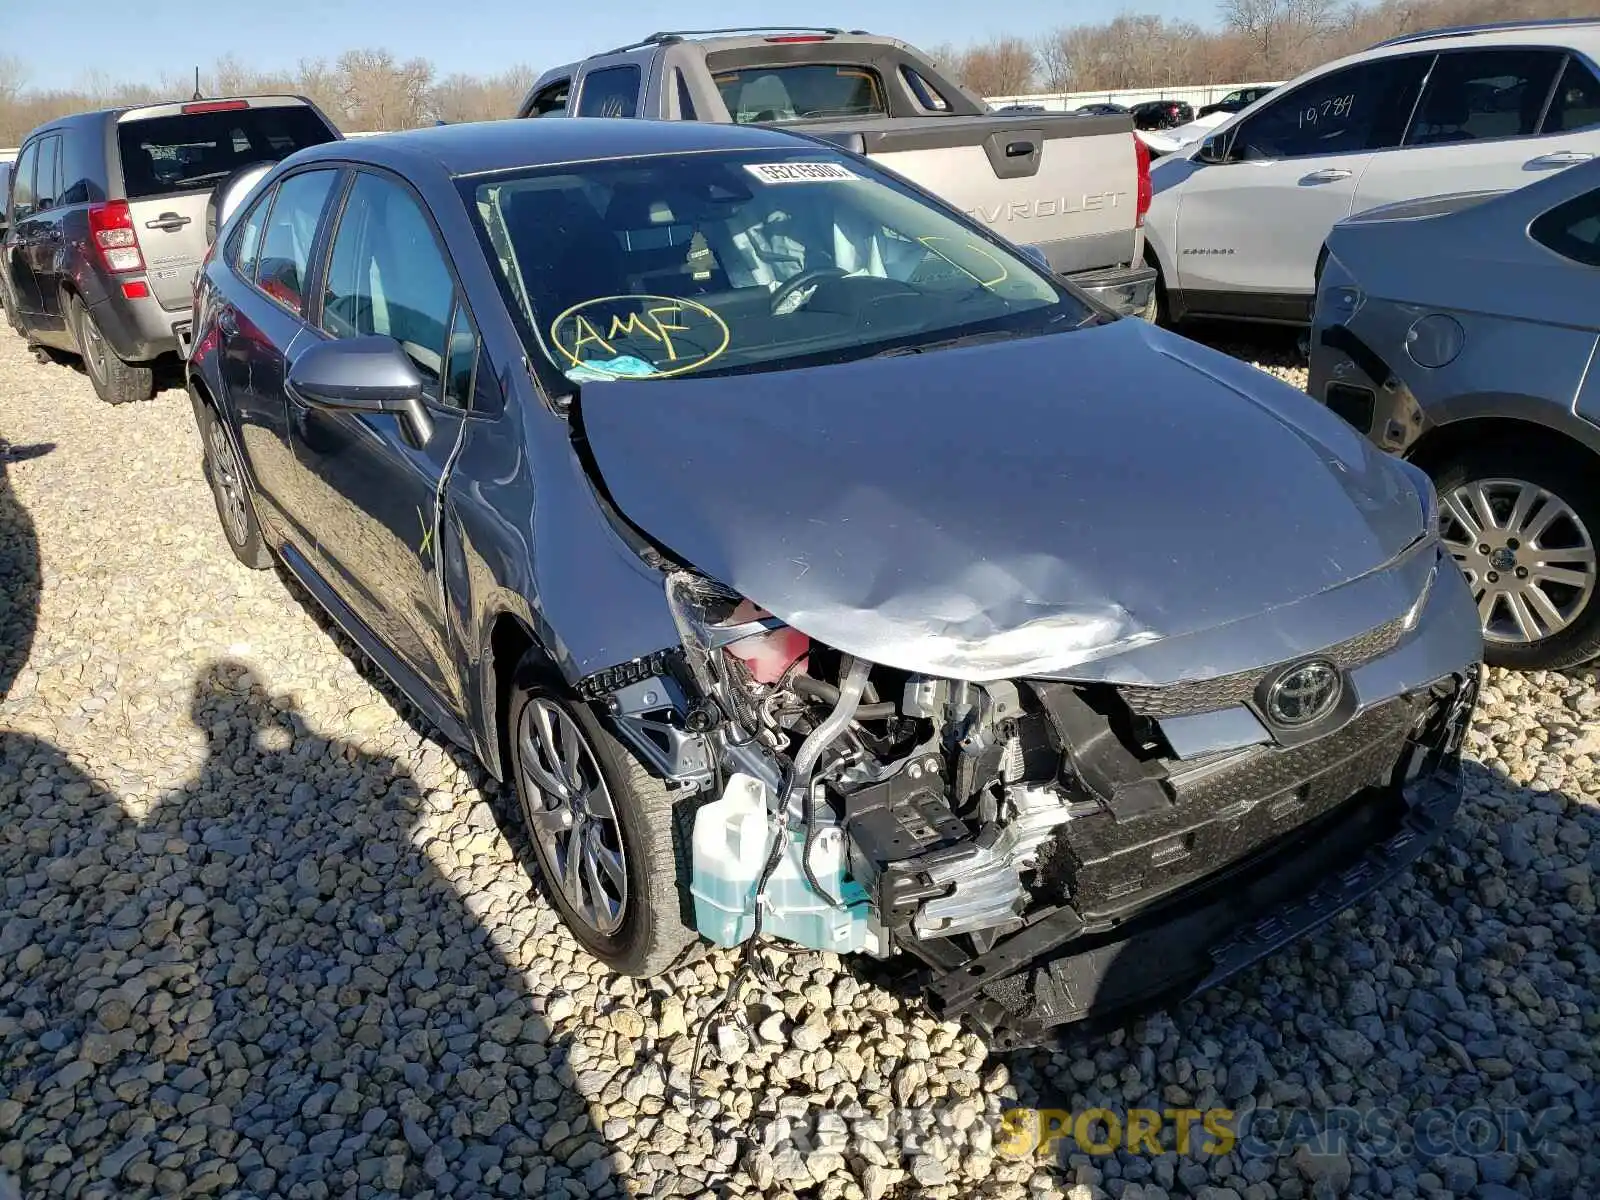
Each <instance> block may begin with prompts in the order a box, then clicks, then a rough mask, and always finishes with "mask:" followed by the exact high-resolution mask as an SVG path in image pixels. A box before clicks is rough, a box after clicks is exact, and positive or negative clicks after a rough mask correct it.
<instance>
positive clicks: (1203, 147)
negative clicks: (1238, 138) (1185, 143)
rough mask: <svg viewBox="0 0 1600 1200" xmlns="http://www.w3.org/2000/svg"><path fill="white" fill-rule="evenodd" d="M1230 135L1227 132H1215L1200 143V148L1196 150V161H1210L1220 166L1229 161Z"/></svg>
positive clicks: (1213, 164)
mask: <svg viewBox="0 0 1600 1200" xmlns="http://www.w3.org/2000/svg"><path fill="white" fill-rule="evenodd" d="M1228 141H1229V137H1228V135H1227V134H1225V133H1213V134H1212V135H1211V136H1210V137H1208V138H1206V139H1205V140H1204V141H1203V142H1201V143H1200V149H1198V150H1196V151H1195V152H1194V160H1195V162H1203V163H1210V164H1211V165H1212V166H1220V165H1221V164H1223V163H1225V162H1227V161H1228Z"/></svg>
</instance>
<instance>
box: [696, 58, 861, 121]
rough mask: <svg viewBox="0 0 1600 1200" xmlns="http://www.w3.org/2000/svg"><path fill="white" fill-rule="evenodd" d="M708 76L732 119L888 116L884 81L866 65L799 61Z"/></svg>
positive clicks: (800, 119) (788, 119) (786, 119)
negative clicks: (837, 64)
mask: <svg viewBox="0 0 1600 1200" xmlns="http://www.w3.org/2000/svg"><path fill="white" fill-rule="evenodd" d="M713 78H714V79H715V81H716V85H717V90H718V91H719V92H721V93H722V100H723V103H724V104H726V105H727V106H728V112H729V113H730V114H732V116H733V119H734V121H735V122H736V123H738V124H741V125H749V124H754V123H757V122H781V121H804V120H808V119H816V118H822V117H881V116H887V115H888V111H889V110H888V106H887V105H886V104H885V103H884V98H883V81H882V80H881V79H880V78H878V73H877V72H876V71H874V70H872V69H871V68H870V67H858V66H836V65H829V64H827V63H800V64H796V65H794V66H787V67H743V68H740V69H738V70H732V71H718V72H717V73H716V74H715V76H713Z"/></svg>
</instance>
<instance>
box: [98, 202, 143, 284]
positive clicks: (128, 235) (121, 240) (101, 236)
mask: <svg viewBox="0 0 1600 1200" xmlns="http://www.w3.org/2000/svg"><path fill="white" fill-rule="evenodd" d="M89 232H90V233H91V234H93V235H94V244H95V246H96V247H97V248H98V249H99V251H100V257H101V258H102V259H103V260H104V261H105V264H106V270H108V271H116V272H122V271H142V270H144V255H143V254H141V253H140V252H139V235H138V234H137V233H135V232H134V229H133V214H132V213H131V212H129V211H128V202H127V201H126V200H107V201H105V202H104V203H102V204H91V205H90V206H89Z"/></svg>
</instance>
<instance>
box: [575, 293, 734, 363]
mask: <svg viewBox="0 0 1600 1200" xmlns="http://www.w3.org/2000/svg"><path fill="white" fill-rule="evenodd" d="M730 336H731V335H730V334H729V331H728V323H727V322H726V321H724V320H723V319H722V318H721V317H719V316H718V315H717V314H716V313H715V312H714V311H712V310H711V309H709V308H707V307H706V306H705V305H704V304H700V303H697V302H696V301H694V300H686V299H683V298H682V297H675V296H651V295H627V296H597V297H596V298H594V299H593V300H585V301H583V302H582V303H581V304H574V305H573V306H572V307H571V308H569V309H567V310H566V311H565V312H563V313H562V314H561V315H560V316H558V317H557V318H556V319H555V320H554V321H552V322H551V323H550V340H551V342H552V343H553V344H554V345H555V348H556V351H557V352H558V353H559V354H560V355H561V356H562V357H563V358H564V359H565V360H566V362H567V363H568V364H569V365H570V366H572V367H589V368H593V369H596V370H599V371H604V370H605V369H606V364H609V363H612V362H615V361H617V360H619V359H633V360H638V361H642V362H644V363H647V364H649V366H650V368H651V370H650V372H649V374H648V375H645V374H644V373H643V372H642V371H634V372H630V374H631V375H633V376H634V377H636V378H653V379H663V378H666V377H669V376H672V375H684V374H687V373H688V372H690V371H695V370H699V369H700V368H701V367H703V366H705V365H706V364H707V363H709V362H711V361H713V360H714V359H716V358H718V357H719V356H721V354H722V352H723V351H724V350H726V349H727V348H728V342H729V340H730Z"/></svg>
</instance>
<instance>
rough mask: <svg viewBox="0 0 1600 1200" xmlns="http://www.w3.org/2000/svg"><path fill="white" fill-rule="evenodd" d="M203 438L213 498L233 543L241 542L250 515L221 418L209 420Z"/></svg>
mask: <svg viewBox="0 0 1600 1200" xmlns="http://www.w3.org/2000/svg"><path fill="white" fill-rule="evenodd" d="M207 440H208V441H209V442H210V443H211V444H210V445H209V446H208V447H207V449H208V450H209V451H210V452H211V482H212V486H213V487H215V488H216V489H217V498H218V499H219V500H221V501H222V506H221V507H222V515H223V519H224V520H225V521H227V523H228V532H229V533H230V534H231V535H232V536H233V541H234V544H235V545H239V546H242V545H244V543H245V539H246V538H247V537H249V535H250V517H249V513H248V511H247V510H246V508H245V500H244V476H243V472H241V471H240V470H239V457H238V455H236V454H235V453H234V452H233V443H232V442H230V441H229V440H228V434H227V431H226V430H224V429H223V428H222V422H221V421H215V420H214V421H212V422H211V436H210V438H209V439H207Z"/></svg>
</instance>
